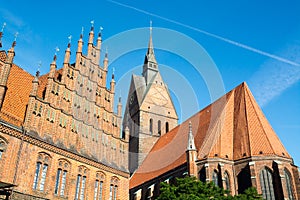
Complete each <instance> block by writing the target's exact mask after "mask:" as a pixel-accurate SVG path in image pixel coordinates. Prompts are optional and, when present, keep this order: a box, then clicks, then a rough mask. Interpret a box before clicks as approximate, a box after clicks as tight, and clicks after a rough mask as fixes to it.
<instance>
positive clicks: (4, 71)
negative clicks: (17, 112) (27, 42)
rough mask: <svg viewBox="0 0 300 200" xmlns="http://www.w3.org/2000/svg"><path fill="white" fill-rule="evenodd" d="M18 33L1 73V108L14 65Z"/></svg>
mask: <svg viewBox="0 0 300 200" xmlns="http://www.w3.org/2000/svg"><path fill="white" fill-rule="evenodd" d="M17 36H18V33H16V34H15V40H14V42H13V43H12V46H11V48H10V49H9V50H8V51H7V57H6V59H5V63H4V66H3V67H2V70H1V71H0V108H1V107H2V104H3V101H4V96H5V93H6V89H7V81H8V77H9V74H10V70H11V67H12V65H13V60H14V57H15V46H16V40H17Z"/></svg>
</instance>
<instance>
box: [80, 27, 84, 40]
mask: <svg viewBox="0 0 300 200" xmlns="http://www.w3.org/2000/svg"><path fill="white" fill-rule="evenodd" d="M83 31H84V28H83V26H82V27H81V34H80V39H82V37H83Z"/></svg>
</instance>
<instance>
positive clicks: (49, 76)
mask: <svg viewBox="0 0 300 200" xmlns="http://www.w3.org/2000/svg"><path fill="white" fill-rule="evenodd" d="M57 52H59V48H58V47H56V48H55V54H54V57H53V61H52V63H51V64H50V72H49V75H48V78H54V74H55V70H56V54H57Z"/></svg>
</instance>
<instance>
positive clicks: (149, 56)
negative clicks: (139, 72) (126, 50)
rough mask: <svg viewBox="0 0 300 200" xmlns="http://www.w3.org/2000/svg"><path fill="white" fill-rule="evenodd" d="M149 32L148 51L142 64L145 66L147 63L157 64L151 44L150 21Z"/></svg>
mask: <svg viewBox="0 0 300 200" xmlns="http://www.w3.org/2000/svg"><path fill="white" fill-rule="evenodd" d="M149 31H150V37H149V43H148V50H147V54H146V56H145V61H144V64H147V63H148V62H152V63H155V64H157V61H156V59H155V54H154V48H153V42H152V21H150V28H149Z"/></svg>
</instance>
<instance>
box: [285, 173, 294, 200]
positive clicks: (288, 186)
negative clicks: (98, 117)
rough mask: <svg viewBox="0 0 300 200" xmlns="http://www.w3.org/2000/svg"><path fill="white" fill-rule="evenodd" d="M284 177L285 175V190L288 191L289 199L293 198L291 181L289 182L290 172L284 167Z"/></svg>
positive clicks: (292, 199)
mask: <svg viewBox="0 0 300 200" xmlns="http://www.w3.org/2000/svg"><path fill="white" fill-rule="evenodd" d="M284 177H285V182H286V190H287V192H288V199H289V200H294V195H293V187H292V182H291V180H292V179H291V174H290V172H289V171H288V170H287V169H284Z"/></svg>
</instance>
